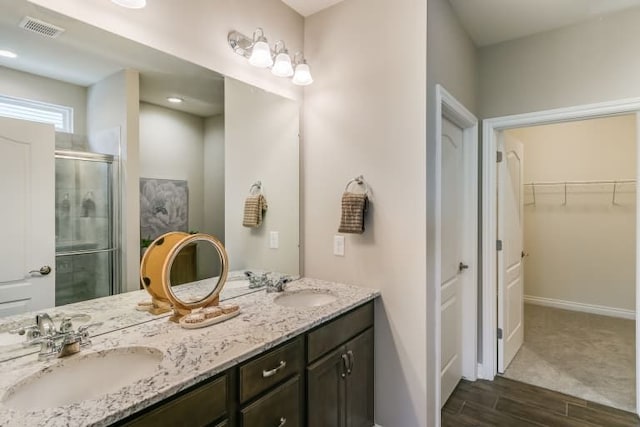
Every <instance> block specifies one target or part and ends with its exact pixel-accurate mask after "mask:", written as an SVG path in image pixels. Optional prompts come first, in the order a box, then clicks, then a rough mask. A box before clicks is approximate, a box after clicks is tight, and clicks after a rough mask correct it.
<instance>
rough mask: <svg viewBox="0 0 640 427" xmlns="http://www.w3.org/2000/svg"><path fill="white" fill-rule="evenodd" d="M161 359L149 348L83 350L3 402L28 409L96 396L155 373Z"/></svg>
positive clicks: (25, 383)
mask: <svg viewBox="0 0 640 427" xmlns="http://www.w3.org/2000/svg"><path fill="white" fill-rule="evenodd" d="M160 361H162V352H160V351H159V350H156V349H154V348H149V347H122V348H115V349H113V350H105V351H101V352H96V353H88V354H86V355H83V354H82V353H79V354H78V355H77V356H71V357H70V358H68V359H62V360H61V361H60V363H58V364H55V365H53V366H50V367H48V368H45V369H43V370H41V371H40V372H36V373H35V374H33V375H30V376H29V377H27V378H25V379H24V380H22V381H20V382H19V383H17V384H15V385H13V386H12V387H10V388H9V390H8V391H7V392H6V393H5V395H4V396H3V397H2V403H3V404H4V405H6V406H9V407H11V408H15V409H21V410H25V411H26V410H41V409H46V408H55V407H58V406H63V405H70V404H73V403H78V402H81V401H83V400H90V399H95V398H97V397H100V396H102V395H105V394H109V393H113V392H115V391H118V390H120V389H121V388H122V387H125V386H128V385H131V384H133V383H135V382H136V381H138V380H140V379H142V378H147V377H150V376H152V375H153V373H154V372H155V371H156V370H157V369H158V364H159V363H160Z"/></svg>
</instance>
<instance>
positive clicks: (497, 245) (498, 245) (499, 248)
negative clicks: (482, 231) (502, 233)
mask: <svg viewBox="0 0 640 427" xmlns="http://www.w3.org/2000/svg"><path fill="white" fill-rule="evenodd" d="M496 250H497V251H501V250H502V240H496Z"/></svg>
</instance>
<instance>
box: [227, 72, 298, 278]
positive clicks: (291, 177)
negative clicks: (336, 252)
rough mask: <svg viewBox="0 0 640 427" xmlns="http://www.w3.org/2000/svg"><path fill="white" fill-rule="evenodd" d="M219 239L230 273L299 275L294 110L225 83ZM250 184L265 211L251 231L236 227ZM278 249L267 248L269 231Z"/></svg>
mask: <svg viewBox="0 0 640 427" xmlns="http://www.w3.org/2000/svg"><path fill="white" fill-rule="evenodd" d="M224 100H225V106H224V114H225V129H224V130H225V137H224V140H225V151H224V154H225V179H224V183H225V192H224V193H225V219H226V221H225V239H226V247H227V250H228V251H229V254H230V257H229V262H230V265H231V269H232V270H237V269H245V268H248V269H262V270H268V271H277V272H281V273H287V274H291V275H296V276H297V275H298V274H299V265H300V262H299V251H298V245H299V242H300V226H299V208H300V198H299V175H300V170H299V137H298V135H299V106H298V104H297V103H296V102H295V101H292V100H290V99H286V98H283V97H280V96H277V95H274V94H272V93H269V92H265V91H263V90H262V89H258V88H255V87H252V86H249V85H247V84H244V83H242V82H239V81H237V80H234V79H229V78H226V79H225V97H224ZM256 181H261V182H262V193H263V194H264V196H265V198H266V199H267V204H268V209H267V212H266V214H265V216H264V218H263V223H262V225H261V226H260V227H257V228H247V227H243V226H242V219H243V209H244V201H245V198H246V197H247V195H248V194H249V189H250V187H251V185H252V184H253V183H255V182H256ZM271 231H276V232H278V233H279V240H280V242H279V248H278V249H270V248H269V233H270V232H271Z"/></svg>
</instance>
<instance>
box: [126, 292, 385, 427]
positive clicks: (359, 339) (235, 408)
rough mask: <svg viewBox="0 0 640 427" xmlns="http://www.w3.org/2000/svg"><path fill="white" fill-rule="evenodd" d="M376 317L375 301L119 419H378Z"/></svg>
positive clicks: (366, 425) (325, 423)
mask: <svg viewBox="0 0 640 427" xmlns="http://www.w3.org/2000/svg"><path fill="white" fill-rule="evenodd" d="M373 324H374V319H373V302H369V303H367V304H364V305H362V306H360V307H357V308H355V309H353V310H352V311H350V312H348V313H346V314H343V315H342V316H340V317H338V318H336V319H334V320H332V321H330V322H328V323H325V324H323V325H320V326H318V327H317V328H315V329H313V330H312V331H310V332H307V333H305V334H301V335H299V336H297V337H295V338H293V339H291V340H289V341H287V342H286V343H284V344H281V345H279V346H278V347H276V348H274V349H271V350H269V351H267V352H265V353H262V354H260V355H258V356H256V357H254V358H252V359H250V360H248V361H246V362H243V363H241V364H240V365H239V366H237V367H234V368H231V369H229V370H227V371H226V372H224V373H223V374H221V375H218V376H217V377H215V378H213V379H210V380H207V381H204V382H203V383H201V384H198V385H196V386H194V387H192V388H190V389H188V390H185V391H183V392H181V393H179V394H178V395H176V396H173V397H171V398H169V399H167V400H165V401H163V402H160V403H158V404H156V405H153V406H152V407H150V408H148V409H145V410H143V411H141V412H140V413H138V414H134V415H132V416H130V417H129V418H127V419H125V420H122V421H120V422H118V423H117V425H119V426H122V425H125V426H140V427H143V426H154V427H158V426H172V427H173V426H185V427H191V426H194V427H200V426H215V427H223V426H224V427H271V426H273V427H303V426H308V427H371V426H373V424H374V423H373V391H374V384H373V374H374V372H373V369H374V365H373V361H374V359H373V352H374V348H373V343H374V338H373ZM305 367H306V368H305Z"/></svg>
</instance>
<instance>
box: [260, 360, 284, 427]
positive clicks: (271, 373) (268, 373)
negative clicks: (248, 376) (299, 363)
mask: <svg viewBox="0 0 640 427" xmlns="http://www.w3.org/2000/svg"><path fill="white" fill-rule="evenodd" d="M286 366H287V362H285V361H284V360H281V361H280V364H279V365H278V366H276V367H275V368H273V369H269V370H268V371H262V378H269V377H272V376H274V375H275V374H277V373H278V371H281V370H282V369H284V368H285V367H286ZM285 421H286V420H285Z"/></svg>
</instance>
